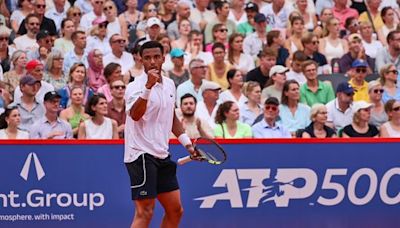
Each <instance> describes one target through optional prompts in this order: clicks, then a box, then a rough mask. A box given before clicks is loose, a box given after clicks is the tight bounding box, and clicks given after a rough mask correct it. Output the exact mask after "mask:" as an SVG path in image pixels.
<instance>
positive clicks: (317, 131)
mask: <svg viewBox="0 0 400 228" xmlns="http://www.w3.org/2000/svg"><path fill="white" fill-rule="evenodd" d="M310 113H311V116H310V119H311V124H310V125H308V126H307V127H306V128H305V129H304V132H303V133H302V138H335V137H336V132H335V130H333V129H332V128H330V127H328V126H326V125H325V124H326V121H327V119H328V111H327V109H326V107H325V105H323V104H318V103H317V104H314V105H313V106H312V107H311V111H310Z"/></svg>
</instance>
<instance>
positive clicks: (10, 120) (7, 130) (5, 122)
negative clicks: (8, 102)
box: [0, 106, 29, 139]
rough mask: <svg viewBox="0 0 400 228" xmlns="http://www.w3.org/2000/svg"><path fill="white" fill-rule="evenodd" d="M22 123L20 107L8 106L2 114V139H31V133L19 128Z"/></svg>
mask: <svg viewBox="0 0 400 228" xmlns="http://www.w3.org/2000/svg"><path fill="white" fill-rule="evenodd" d="M20 124H21V116H20V114H19V110H18V107H17V106H14V107H12V108H6V109H5V111H4V112H3V113H2V114H1V115H0V129H1V130H0V139H29V133H28V132H27V131H23V130H20V129H19V126H20Z"/></svg>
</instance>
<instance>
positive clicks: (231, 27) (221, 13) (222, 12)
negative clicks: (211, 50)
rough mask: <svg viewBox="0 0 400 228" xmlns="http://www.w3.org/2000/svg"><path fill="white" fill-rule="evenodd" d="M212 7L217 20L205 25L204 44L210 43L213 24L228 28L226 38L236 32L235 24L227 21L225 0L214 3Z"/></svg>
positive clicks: (227, 10) (227, 5)
mask: <svg viewBox="0 0 400 228" xmlns="http://www.w3.org/2000/svg"><path fill="white" fill-rule="evenodd" d="M214 5H215V13H216V14H217V18H216V20H213V21H211V22H209V23H207V26H206V29H205V31H204V40H205V43H206V44H208V43H211V42H212V28H213V27H214V25H215V24H219V23H221V24H224V25H225V26H226V27H227V28H228V37H229V36H230V35H232V34H233V33H235V32H236V24H235V22H233V21H231V20H229V19H228V16H229V2H228V1H226V0H218V1H216V2H214Z"/></svg>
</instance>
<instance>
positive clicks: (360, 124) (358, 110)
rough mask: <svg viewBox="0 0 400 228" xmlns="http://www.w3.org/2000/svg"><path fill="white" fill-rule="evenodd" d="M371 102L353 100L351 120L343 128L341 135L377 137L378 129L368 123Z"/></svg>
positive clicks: (344, 136)
mask: <svg viewBox="0 0 400 228" xmlns="http://www.w3.org/2000/svg"><path fill="white" fill-rule="evenodd" d="M371 107H372V104H370V103H367V102H366V101H358V102H354V105H353V112H354V114H353V122H352V123H351V124H350V125H347V126H345V127H344V128H343V131H342V137H343V138H350V137H374V138H378V137H379V130H378V128H376V127H375V126H374V125H371V124H369V123H368V122H369V119H370V117H371Z"/></svg>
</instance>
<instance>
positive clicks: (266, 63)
mask: <svg viewBox="0 0 400 228" xmlns="http://www.w3.org/2000/svg"><path fill="white" fill-rule="evenodd" d="M258 58H259V59H260V66H259V67H257V68H254V69H253V70H251V71H250V72H249V73H247V76H246V82H248V81H256V82H258V83H259V85H260V86H261V88H264V87H266V84H267V81H268V79H269V71H270V69H271V68H272V67H273V66H274V65H275V64H276V52H274V51H273V50H271V49H270V48H264V49H263V51H262V52H260V53H259V54H258Z"/></svg>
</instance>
